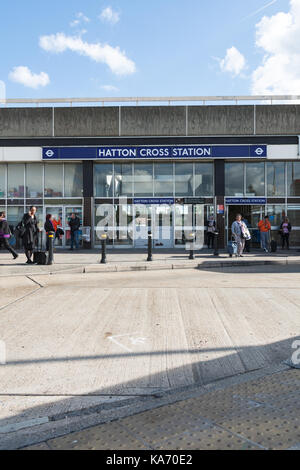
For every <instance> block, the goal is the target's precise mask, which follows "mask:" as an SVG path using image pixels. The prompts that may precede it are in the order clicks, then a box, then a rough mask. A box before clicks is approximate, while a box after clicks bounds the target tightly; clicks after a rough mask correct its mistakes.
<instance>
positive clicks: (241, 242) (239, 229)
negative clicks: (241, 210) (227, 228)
mask: <svg viewBox="0 0 300 470" xmlns="http://www.w3.org/2000/svg"><path fill="white" fill-rule="evenodd" d="M231 232H232V236H233V237H234V240H235V241H236V243H237V255H238V256H240V257H243V255H242V253H243V251H244V248H245V242H246V240H250V238H251V236H250V232H249V230H248V227H247V225H246V224H245V222H243V221H242V216H241V214H237V215H236V218H235V221H234V222H233V224H232V226H231Z"/></svg>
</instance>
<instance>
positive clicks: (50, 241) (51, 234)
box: [47, 232, 55, 265]
mask: <svg viewBox="0 0 300 470" xmlns="http://www.w3.org/2000/svg"><path fill="white" fill-rule="evenodd" d="M54 235H55V233H54V232H48V234H47V237H48V247H49V251H48V262H47V264H49V265H51V264H53V249H54Z"/></svg>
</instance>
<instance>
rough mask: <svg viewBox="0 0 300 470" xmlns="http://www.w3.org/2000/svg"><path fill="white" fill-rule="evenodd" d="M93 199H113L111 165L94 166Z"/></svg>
mask: <svg viewBox="0 0 300 470" xmlns="http://www.w3.org/2000/svg"><path fill="white" fill-rule="evenodd" d="M94 186H95V188H94V189H95V190H94V194H95V197H113V186H114V184H113V165H112V163H102V164H101V165H94Z"/></svg>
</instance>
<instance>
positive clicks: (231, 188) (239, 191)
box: [225, 163, 244, 197]
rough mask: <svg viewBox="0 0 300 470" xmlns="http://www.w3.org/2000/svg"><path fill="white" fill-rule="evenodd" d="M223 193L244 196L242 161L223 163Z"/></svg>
mask: <svg viewBox="0 0 300 470" xmlns="http://www.w3.org/2000/svg"><path fill="white" fill-rule="evenodd" d="M225 195H226V196H236V197H240V196H244V164H243V163H225Z"/></svg>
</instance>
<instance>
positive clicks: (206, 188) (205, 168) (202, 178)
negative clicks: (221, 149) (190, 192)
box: [195, 163, 214, 196]
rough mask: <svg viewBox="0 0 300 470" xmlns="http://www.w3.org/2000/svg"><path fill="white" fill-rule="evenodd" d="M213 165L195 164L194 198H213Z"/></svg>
mask: <svg viewBox="0 0 300 470" xmlns="http://www.w3.org/2000/svg"><path fill="white" fill-rule="evenodd" d="M213 168H214V167H213V164H212V163H195V196H213Z"/></svg>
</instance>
